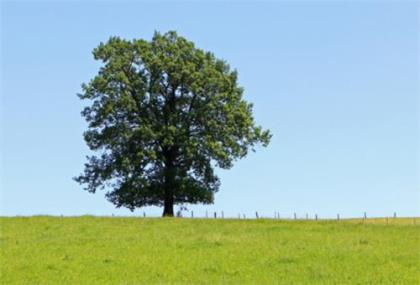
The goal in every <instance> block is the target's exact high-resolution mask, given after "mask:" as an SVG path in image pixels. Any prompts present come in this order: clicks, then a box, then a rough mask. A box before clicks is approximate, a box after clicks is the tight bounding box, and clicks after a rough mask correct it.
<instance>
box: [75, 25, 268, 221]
mask: <svg viewBox="0 0 420 285" xmlns="http://www.w3.org/2000/svg"><path fill="white" fill-rule="evenodd" d="M93 55H94V58H95V60H99V61H101V62H102V65H101V67H100V69H99V72H98V74H97V75H96V76H95V77H94V78H93V79H92V80H91V81H90V82H89V83H87V84H83V85H82V90H83V92H82V93H81V94H79V97H80V98H81V99H83V100H89V102H90V105H89V106H87V107H85V108H84V110H83V111H82V116H83V117H84V118H85V119H86V121H87V123H88V129H87V131H86V132H85V133H84V139H85V141H86V143H87V145H88V147H89V148H90V149H91V150H92V151H94V155H91V156H88V157H87V163H86V164H85V169H84V172H83V173H82V174H81V175H80V176H78V177H76V178H75V180H76V181H78V182H79V183H81V184H84V185H85V190H87V191H89V192H95V191H96V190H98V189H105V190H106V191H107V194H106V197H107V198H108V199H109V200H110V201H111V202H112V203H114V204H115V205H116V206H117V207H127V208H129V209H131V210H134V209H135V208H137V207H143V206H150V205H155V206H164V212H163V215H166V216H173V206H174V205H175V204H185V203H212V202H213V200H214V193H215V192H216V191H217V190H218V189H219V186H220V181H219V178H218V177H217V176H216V175H215V173H214V168H215V167H220V168H224V169H228V168H230V167H232V165H233V162H234V161H235V160H236V159H239V158H242V157H244V156H246V155H247V153H248V151H249V150H250V149H251V150H253V149H254V146H255V145H257V144H261V145H263V146H267V145H268V143H269V140H270V137H271V135H270V133H269V131H267V130H263V129H262V128H261V127H260V126H257V125H256V124H255V122H254V119H253V116H252V104H250V103H247V102H246V101H245V100H244V99H243V88H242V87H240V86H238V83H237V78H238V74H237V72H236V71H235V70H231V68H230V67H229V65H228V64H227V63H226V62H225V61H224V60H220V59H218V58H216V57H215V56H214V55H213V53H211V52H206V51H203V50H201V49H199V48H197V47H195V45H194V43H192V42H190V41H188V40H187V39H185V38H183V37H181V36H178V35H177V33H176V32H174V31H170V32H167V33H165V34H160V33H157V32H156V33H155V34H154V36H153V38H152V40H151V41H146V40H143V39H134V40H125V39H121V38H119V37H111V38H110V39H109V40H108V41H107V42H106V43H100V44H99V46H98V47H97V48H95V49H94V51H93Z"/></svg>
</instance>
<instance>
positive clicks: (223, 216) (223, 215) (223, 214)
mask: <svg viewBox="0 0 420 285" xmlns="http://www.w3.org/2000/svg"><path fill="white" fill-rule="evenodd" d="M224 218H225V213H223V211H222V219H224Z"/></svg>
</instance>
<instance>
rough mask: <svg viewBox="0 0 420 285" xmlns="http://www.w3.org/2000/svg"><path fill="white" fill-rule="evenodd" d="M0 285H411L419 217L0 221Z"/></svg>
mask: <svg viewBox="0 0 420 285" xmlns="http://www.w3.org/2000/svg"><path fill="white" fill-rule="evenodd" d="M0 225H1V236H0V249H1V255H0V262H1V265H0V266H1V267H0V269H1V276H0V280H1V283H2V284H420V219H417V220H416V221H414V220H413V219H412V218H410V219H389V223H388V224H386V221H385V219H372V220H369V219H368V220H367V221H366V222H365V223H363V221H362V220H341V221H286V220H268V219H260V220H233V219H232V220H228V219H224V220H215V219H176V218H174V219H169V218H165V219H158V218H155V219H153V218H147V219H144V218H116V217H112V218H111V217H108V218H105V217H90V216H85V217H74V218H73V217H72V218H70V217H69V218H66V217H64V218H60V217H42V216H40V217H26V218H25V217H15V218H5V217H3V218H0Z"/></svg>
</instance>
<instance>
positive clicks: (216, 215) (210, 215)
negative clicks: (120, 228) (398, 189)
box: [112, 210, 416, 224]
mask: <svg viewBox="0 0 420 285" xmlns="http://www.w3.org/2000/svg"><path fill="white" fill-rule="evenodd" d="M112 216H114V214H112ZM142 217H143V218H146V217H160V216H147V215H146V212H143V214H142ZM176 217H180V218H191V219H195V218H196V219H239V220H251V219H254V220H255V219H272V220H296V221H303V220H314V221H318V220H329V221H331V220H337V221H340V220H350V219H360V220H362V221H363V222H365V221H366V220H367V219H368V214H367V212H364V213H363V215H361V216H360V217H347V218H343V217H342V216H340V213H337V215H336V217H335V218H334V217H323V218H322V217H321V216H319V215H318V214H317V213H316V214H313V215H312V216H311V215H309V213H306V214H305V215H302V216H299V215H298V214H297V213H293V215H292V216H287V215H284V216H283V215H280V212H274V214H273V215H272V216H267V215H261V214H260V213H258V211H256V212H255V213H254V215H251V216H247V215H246V214H245V213H238V214H237V216H225V213H224V211H219V212H217V211H214V212H209V211H208V210H206V211H205V212H204V213H202V215H196V213H194V211H186V212H184V213H183V212H181V211H178V212H177V213H176ZM369 218H373V219H385V221H386V224H388V223H390V221H392V219H396V218H397V212H394V213H393V215H391V216H385V217H373V216H372V217H369ZM405 218H410V217H405ZM411 218H412V219H413V220H412V222H413V224H416V218H415V217H411Z"/></svg>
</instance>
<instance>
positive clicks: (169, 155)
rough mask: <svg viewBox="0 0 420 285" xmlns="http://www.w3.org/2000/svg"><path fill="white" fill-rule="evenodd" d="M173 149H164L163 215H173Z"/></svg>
mask: <svg viewBox="0 0 420 285" xmlns="http://www.w3.org/2000/svg"><path fill="white" fill-rule="evenodd" d="M174 153H175V152H174V149H173V148H172V149H169V150H167V151H165V184H164V191H165V192H164V201H163V205H164V208H163V215H162V216H163V217H173V216H174V187H176V185H175V179H174V178H175V170H176V169H175V167H174V164H173V161H174Z"/></svg>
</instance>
